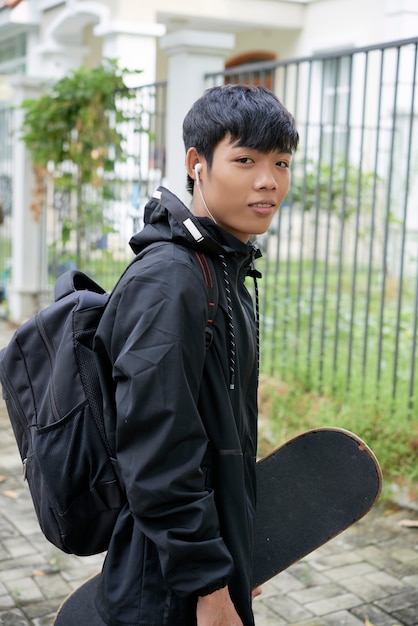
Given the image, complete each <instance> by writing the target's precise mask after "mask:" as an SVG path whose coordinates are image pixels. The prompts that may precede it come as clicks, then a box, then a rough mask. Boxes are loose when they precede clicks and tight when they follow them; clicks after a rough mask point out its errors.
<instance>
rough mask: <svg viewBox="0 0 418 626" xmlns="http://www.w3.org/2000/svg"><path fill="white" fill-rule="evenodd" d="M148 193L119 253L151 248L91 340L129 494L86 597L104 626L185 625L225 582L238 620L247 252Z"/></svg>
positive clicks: (249, 484) (250, 368) (249, 461)
mask: <svg viewBox="0 0 418 626" xmlns="http://www.w3.org/2000/svg"><path fill="white" fill-rule="evenodd" d="M159 191H160V193H161V194H162V197H161V200H158V199H152V200H151V201H150V202H149V203H148V204H147V207H146V210H145V223H146V225H145V227H144V229H143V230H142V231H141V232H140V233H139V234H137V235H135V236H134V237H133V238H132V240H131V247H132V248H133V250H134V252H135V253H139V252H141V251H142V250H143V249H144V248H145V247H147V246H149V245H150V244H155V243H156V242H164V243H163V245H153V246H152V248H151V249H150V251H148V252H147V253H146V254H145V255H144V257H143V258H142V259H141V260H140V261H137V262H136V263H134V264H133V265H132V266H131V267H130V268H129V269H128V271H127V272H126V274H125V275H124V276H123V278H122V279H121V281H120V282H119V284H118V285H117V286H116V288H115V290H114V292H113V294H112V297H111V299H110V302H109V304H108V306H107V308H106V310H105V313H104V316H103V318H102V321H101V323H100V325H99V328H98V332H97V336H96V350H97V354H98V357H99V364H100V367H101V376H102V379H103V382H105V381H107V382H106V383H105V384H106V385H107V389H108V393H105V398H104V409H105V416H106V422H107V432H108V434H109V437H110V439H111V443H112V444H113V446H114V449H115V450H116V453H117V457H118V460H119V463H120V467H121V472H122V476H123V480H124V483H125V486H126V490H127V495H128V502H129V505H127V506H126V507H125V509H124V510H123V511H122V512H121V514H120V516H119V519H118V521H117V524H116V528H115V532H114V535H113V538H112V541H111V545H110V547H109V551H108V554H107V556H106V560H105V563H104V567H103V573H102V577H101V588H100V592H99V596H98V598H97V600H96V605H97V608H98V610H99V612H100V613H101V615H102V617H103V619H104V620H105V621H106V623H107V624H110V625H113V626H119V625H124V626H126V625H127V624H129V625H132V626H145V625H146V626H164V625H169V626H180V625H181V626H192V625H193V624H195V623H196V618H195V611H196V601H197V596H198V595H204V594H207V593H210V592H212V591H215V590H216V589H219V588H221V587H222V586H224V585H225V584H226V583H228V584H229V589H230V593H231V597H232V599H233V601H234V604H235V606H236V609H237V611H238V613H239V615H240V616H241V619H242V621H243V623H244V625H245V626H251V625H252V624H253V623H254V620H253V615H252V609H251V580H250V579H251V560H252V543H253V523H254V509H255V456H256V439H257V426H256V423H257V375H258V372H257V344H256V329H255V320H254V312H253V303H252V299H251V297H250V295H249V292H248V291H247V288H246V287H245V286H244V279H245V277H246V275H247V271H248V269H249V268H250V267H251V266H252V263H253V258H254V255H255V249H254V248H253V246H252V245H250V244H249V245H246V244H243V243H242V242H240V241H239V240H237V239H236V238H235V237H233V236H232V235H230V234H229V233H227V232H226V231H225V230H223V229H222V228H220V227H218V226H216V225H215V224H214V223H213V222H212V221H211V220H209V219H207V218H194V221H195V223H196V224H197V225H198V227H199V229H200V232H201V233H202V234H203V235H204V239H203V241H200V242H199V243H198V242H195V241H194V240H193V238H192V237H189V236H188V234H187V232H185V230H184V228H183V227H182V225H181V224H180V223H179V222H178V221H177V219H176V218H174V217H173V215H172V214H171V213H169V212H168V211H167V208H166V207H167V206H170V205H171V206H173V204H174V206H176V205H178V203H180V200H178V198H176V197H175V196H173V194H171V193H170V192H169V191H167V190H165V189H164V188H160V190H159ZM183 210H186V209H185V207H183ZM189 215H190V217H192V216H191V213H189ZM210 240H215V241H217V243H218V244H220V248H219V252H220V255H216V254H215V255H211V256H212V259H213V262H214V266H215V271H216V276H217V284H218V310H217V313H216V315H215V318H214V322H213V324H212V329H213V340H212V343H211V345H210V347H209V348H206V345H205V339H206V336H205V328H206V326H207V320H208V308H209V306H208V293H207V288H206V286H205V283H204V280H203V274H202V271H201V269H200V267H199V266H198V263H197V261H196V258H195V252H194V250H196V249H198V250H200V251H201V252H205V250H206V251H208V250H209V251H210V253H212V252H213V246H209V248H208V244H207V242H208V241H209V242H210ZM212 244H213V241H212ZM231 314H232V317H231ZM109 381H113V384H112V383H109ZM233 383H234V384H233Z"/></svg>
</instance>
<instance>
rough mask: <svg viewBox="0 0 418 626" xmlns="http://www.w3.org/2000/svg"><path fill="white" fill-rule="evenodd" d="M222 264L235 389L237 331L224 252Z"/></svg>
mask: <svg viewBox="0 0 418 626" xmlns="http://www.w3.org/2000/svg"><path fill="white" fill-rule="evenodd" d="M219 258H220V259H221V264H222V271H223V277H224V283H225V292H226V304H227V313H228V332H229V351H230V355H229V371H230V379H229V388H230V389H235V362H236V344H235V332H234V320H233V317H232V300H231V284H230V282H229V274H228V266H227V264H226V261H225V257H224V255H223V254H220V255H219Z"/></svg>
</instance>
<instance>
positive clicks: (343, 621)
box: [325, 611, 364, 626]
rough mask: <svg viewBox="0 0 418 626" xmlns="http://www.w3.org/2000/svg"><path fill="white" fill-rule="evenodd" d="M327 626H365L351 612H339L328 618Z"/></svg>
mask: <svg viewBox="0 0 418 626" xmlns="http://www.w3.org/2000/svg"><path fill="white" fill-rule="evenodd" d="M325 623H326V625H327V626H364V621H363V620H359V619H358V618H357V617H356V616H355V615H353V614H352V613H350V612H349V611H337V612H336V613H331V614H329V615H327V616H326V621H325Z"/></svg>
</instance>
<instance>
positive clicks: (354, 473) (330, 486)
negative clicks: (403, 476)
mask: <svg viewBox="0 0 418 626" xmlns="http://www.w3.org/2000/svg"><path fill="white" fill-rule="evenodd" d="M381 486H382V474H381V470H380V467H379V463H378V462H377V460H376V457H375V456H374V454H373V452H372V451H371V450H370V448H369V447H368V446H367V445H366V444H365V443H364V442H363V441H362V440H361V439H359V437H357V436H356V435H354V434H353V433H351V432H349V431H347V430H344V429H341V428H318V429H315V430H310V431H307V432H304V433H302V434H300V435H298V436H296V437H294V438H293V439H291V440H290V441H288V442H287V443H285V444H284V445H282V446H280V447H279V448H277V449H276V450H274V451H273V452H272V453H271V454H269V455H268V456H266V457H264V458H263V459H261V460H260V461H259V462H258V463H257V513H256V535H255V550H254V559H255V562H254V569H253V586H254V587H256V586H257V585H260V584H262V583H264V582H266V581H267V580H269V579H270V578H272V577H273V576H275V575H276V574H278V573H279V572H281V571H283V570H284V569H286V568H287V567H289V566H290V565H292V564H293V563H295V562H296V561H298V560H300V559H301V558H303V557H304V556H306V555H307V554H309V553H310V552H312V551H313V550H315V549H316V548H319V547H320V546H322V545H323V544H324V543H326V542H327V541H329V540H330V539H332V538H333V537H335V536H337V535H338V534H340V533H341V532H343V531H344V530H346V529H347V528H348V527H349V526H351V525H352V524H354V523H355V522H356V521H358V520H359V519H361V518H362V517H364V515H366V513H367V512H368V511H369V510H370V509H371V507H372V506H373V504H374V503H375V502H376V501H377V499H378V497H379V494H380V491H381ZM99 579H100V575H99V574H97V575H96V576H93V577H91V578H89V579H88V580H87V581H86V582H85V583H83V584H82V585H81V586H80V587H79V588H78V589H76V590H75V591H73V592H72V593H71V594H70V595H69V596H68V598H67V599H66V600H64V602H63V604H62V605H61V607H60V608H59V610H58V612H57V615H56V618H55V622H54V624H55V626H79V624H82V623H86V624H89V626H104V622H103V621H102V620H101V618H100V616H99V615H98V613H97V611H96V609H95V606H94V598H95V595H96V589H97V586H98V584H99Z"/></svg>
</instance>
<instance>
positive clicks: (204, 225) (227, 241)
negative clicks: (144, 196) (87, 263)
mask: <svg viewBox="0 0 418 626" xmlns="http://www.w3.org/2000/svg"><path fill="white" fill-rule="evenodd" d="M144 223H145V226H144V228H143V230H141V231H140V232H139V233H136V234H135V235H134V236H133V237H132V238H131V240H130V242H129V245H130V246H131V248H132V250H133V251H134V253H135V254H138V253H139V252H141V251H142V250H143V249H144V248H146V247H147V246H149V245H150V244H152V243H154V242H157V241H171V242H173V243H178V244H181V245H183V246H186V247H190V248H193V249H194V250H199V251H200V252H204V253H207V254H217V255H219V254H225V253H235V254H237V253H238V254H239V255H242V256H243V257H248V256H249V257H250V258H251V259H254V258H257V256H259V252H258V250H257V249H256V248H255V246H254V245H253V244H251V243H248V244H245V243H243V242H242V241H240V240H239V239H237V238H236V237H234V236H233V235H231V234H230V233H228V232H227V231H226V230H224V229H223V228H221V227H220V226H218V225H217V224H215V223H214V222H213V221H212V220H211V219H209V218H207V217H196V216H195V215H193V213H192V212H191V211H190V210H189V209H188V208H187V207H186V206H185V205H184V204H183V202H182V201H181V200H180V199H179V198H178V197H177V196H176V195H174V194H173V193H171V191H169V190H168V189H166V188H165V187H158V189H156V190H155V191H154V193H153V195H152V198H151V199H150V200H149V201H148V202H147V204H146V206H145V211H144Z"/></svg>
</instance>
